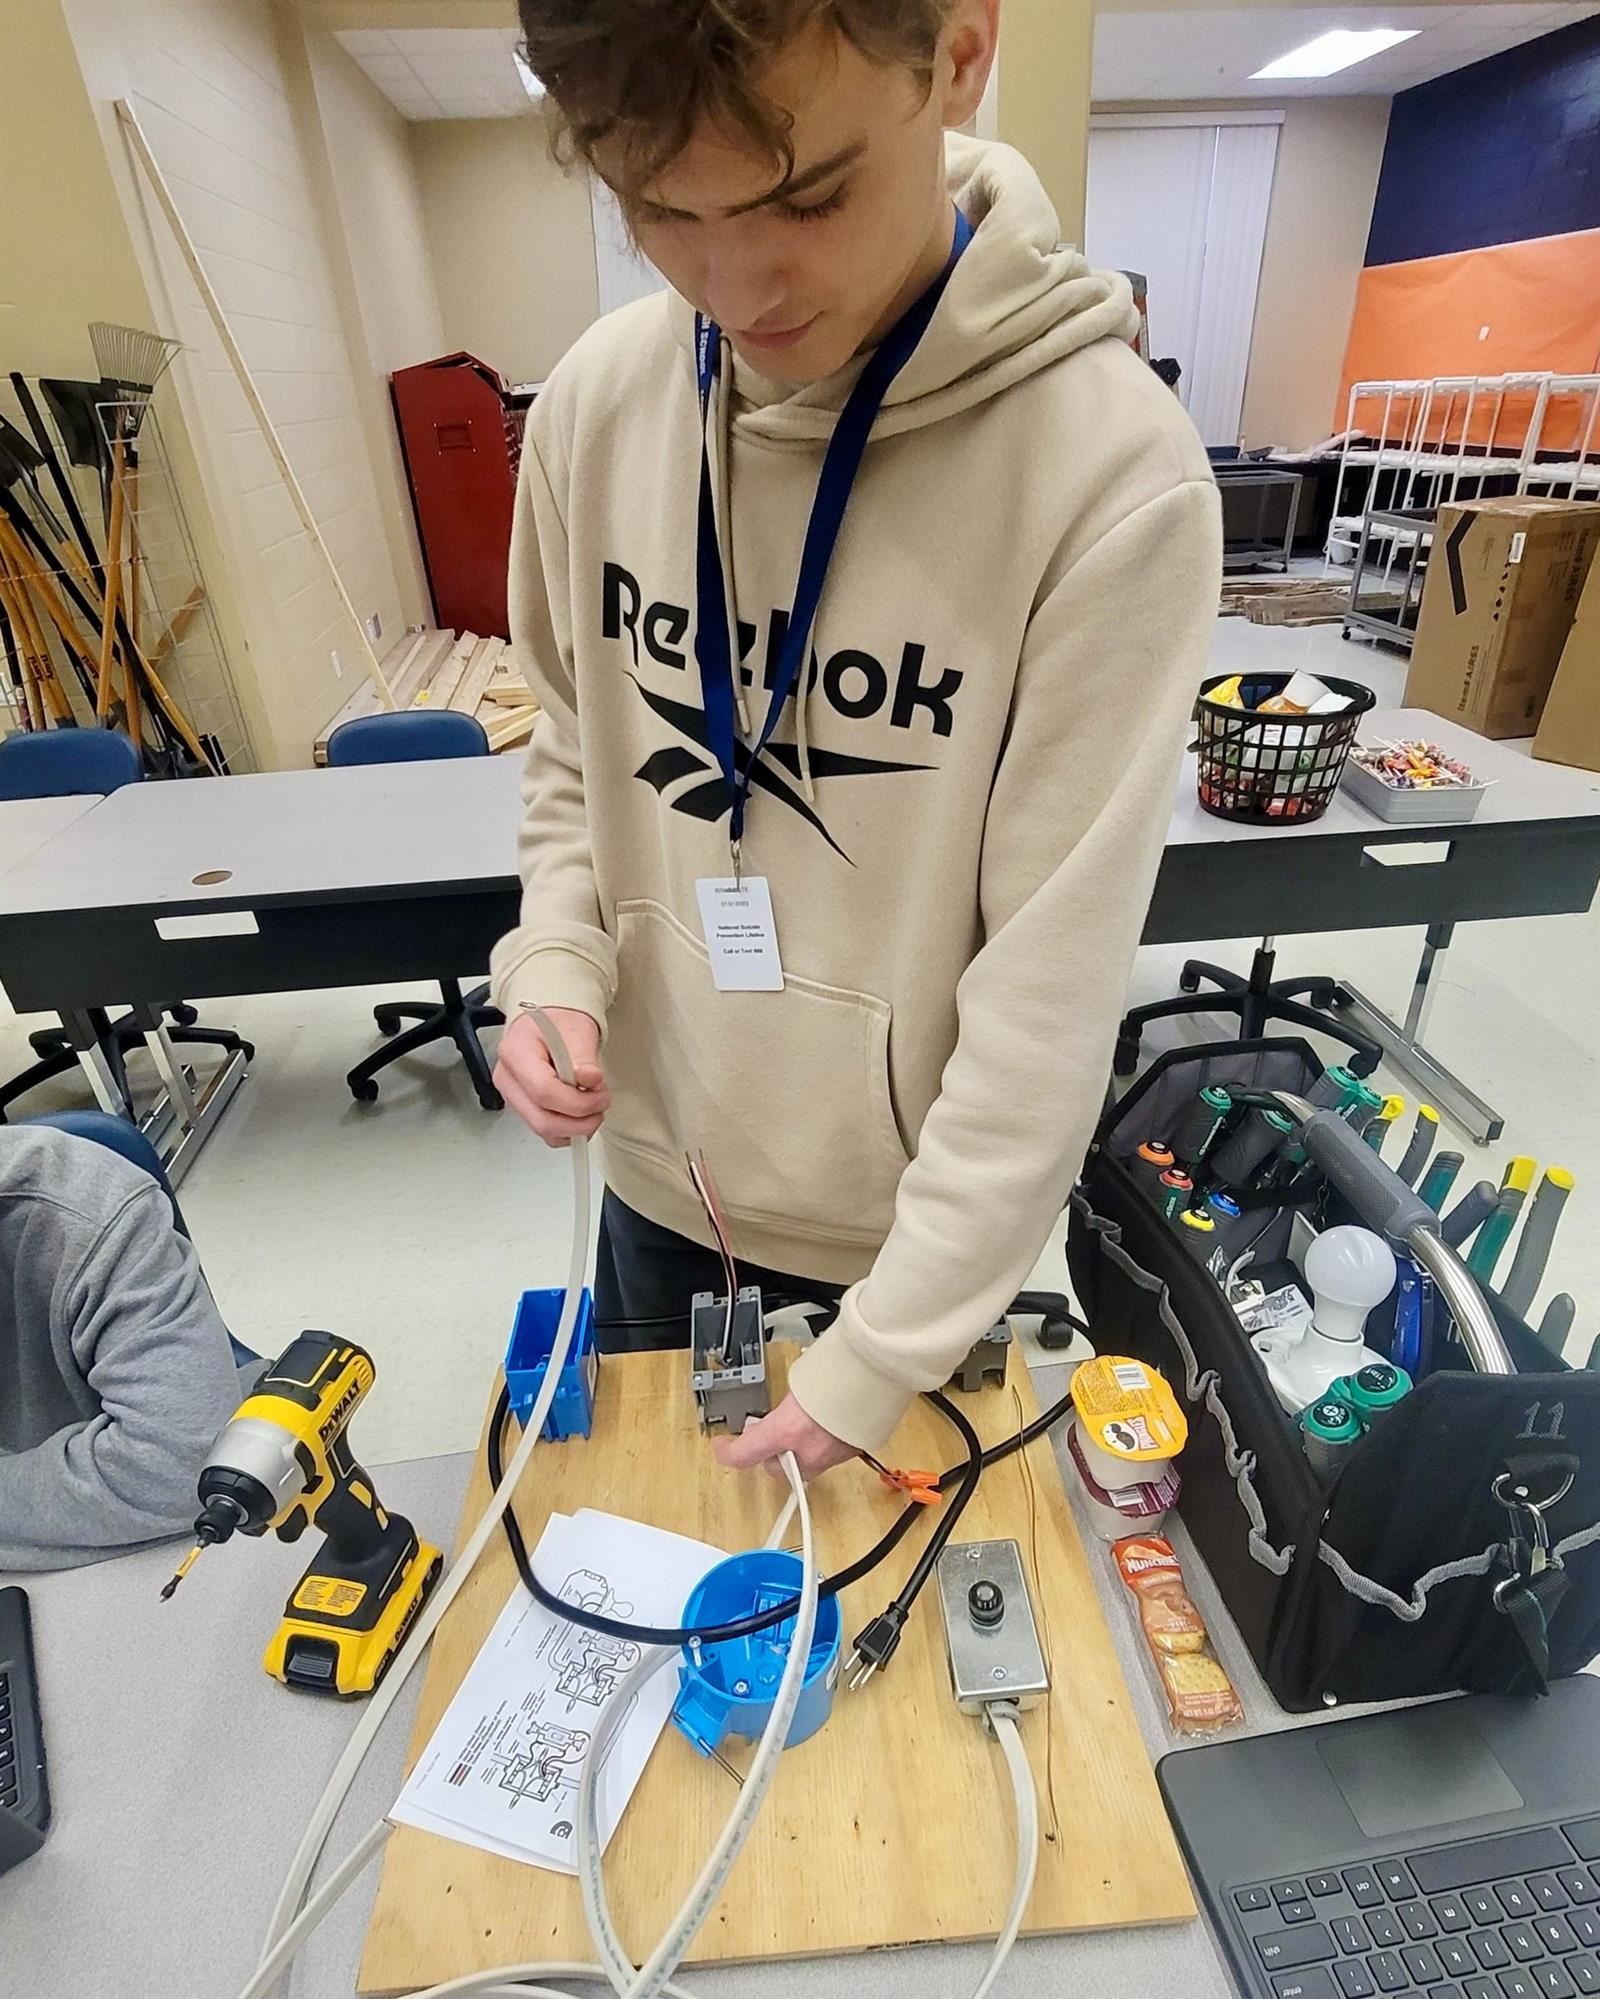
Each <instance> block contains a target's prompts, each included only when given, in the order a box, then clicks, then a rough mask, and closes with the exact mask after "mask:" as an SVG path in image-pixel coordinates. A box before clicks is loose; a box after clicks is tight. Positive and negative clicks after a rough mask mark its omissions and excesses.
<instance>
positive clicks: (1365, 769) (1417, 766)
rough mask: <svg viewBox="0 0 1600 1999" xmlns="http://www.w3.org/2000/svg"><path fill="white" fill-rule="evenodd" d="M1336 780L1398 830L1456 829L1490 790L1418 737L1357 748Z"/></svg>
mask: <svg viewBox="0 0 1600 1999" xmlns="http://www.w3.org/2000/svg"><path fill="white" fill-rule="evenodd" d="M1340 782H1341V783H1342V784H1343V786H1344V788H1345V790H1346V791H1348V792H1349V794H1350V796H1351V797H1352V798H1354V799H1355V800H1356V802H1357V803H1358V804H1360V805H1364V806H1365V807H1366V808H1367V810H1368V811H1369V812H1371V813H1374V814H1375V815H1376V816H1377V817H1378V818H1379V819H1387V820H1388V821H1390V823H1391V824H1393V825H1401V826H1424V825H1440V824H1455V825H1459V824H1461V822H1462V821H1463V820H1467V819H1471V818H1472V817H1473V816H1474V814H1475V813H1476V812H1477V810H1478V807H1479V806H1480V805H1481V804H1482V803H1483V794H1484V793H1485V792H1486V791H1487V790H1488V789H1489V787H1488V785H1487V784H1486V783H1485V782H1483V781H1482V780H1481V779H1479V778H1476V777H1474V775H1473V774H1472V772H1471V771H1470V770H1469V769H1468V768H1467V766H1466V765H1465V764H1464V763H1462V762H1461V761H1460V759H1459V758H1457V757H1452V756H1450V755H1449V754H1448V753H1447V752H1446V751H1444V750H1442V749H1441V748H1440V747H1439V745H1438V744H1437V743H1429V742H1425V741H1423V740H1421V739H1420V738H1417V737H1407V738H1405V739H1404V740H1403V741H1401V742H1375V743H1357V744H1355V745H1354V746H1353V747H1352V748H1351V751H1350V755H1349V757H1348V758H1347V759H1346V762H1345V767H1344V771H1343V773H1342V775H1341V778H1340Z"/></svg>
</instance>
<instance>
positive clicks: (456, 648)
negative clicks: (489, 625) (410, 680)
mask: <svg viewBox="0 0 1600 1999" xmlns="http://www.w3.org/2000/svg"><path fill="white" fill-rule="evenodd" d="M482 643H483V641H482V639H480V638H479V637H478V634H477V633H476V632H463V633H462V634H461V636H460V638H458V639H457V640H456V642H455V644H454V645H453V646H452V647H451V648H450V650H449V652H447V653H446V654H445V657H444V659H443V661H442V663H441V664H440V665H439V667H438V668H437V670H436V671H435V673H434V675H433V678H432V680H431V681H428V682H425V683H424V685H423V686H421V687H419V688H418V689H417V694H416V699H415V700H414V701H413V702H412V704H411V705H412V706H413V707H414V708H448V707H449V705H450V697H451V695H452V694H454V693H455V691H456V688H457V687H458V686H459V685H460V683H461V676H462V675H463V674H464V673H465V672H466V670H467V664H468V662H469V661H470V660H471V658H472V655H473V654H474V653H475V652H476V651H477V649H478V647H479V646H480V645H482Z"/></svg>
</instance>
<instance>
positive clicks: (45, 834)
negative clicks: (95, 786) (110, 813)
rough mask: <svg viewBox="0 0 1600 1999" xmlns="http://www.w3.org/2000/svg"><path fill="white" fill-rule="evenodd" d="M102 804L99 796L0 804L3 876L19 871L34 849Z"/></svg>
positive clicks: (27, 799)
mask: <svg viewBox="0 0 1600 1999" xmlns="http://www.w3.org/2000/svg"><path fill="white" fill-rule="evenodd" d="M101 803H103V801H102V800H101V799H100V798H99V797H98V796H91V797H87V798H83V797H77V798H7V799H4V800H0V874H10V873H12V872H13V871H14V870H15V869H17V868H20V867H21V865H22V863H23V862H24V861H25V860H26V859H27V858H28V856H29V855H30V854H32V853H33V852H34V851H35V849H37V848H39V847H42V846H44V845H45V843H46V842H47V841H50V840H53V839H54V838H55V837H56V835H57V834H58V833H64V832H65V831H66V830H67V828H68V827H69V826H70V825H72V823H73V821H74V820H77V819H81V818H82V817H83V816H84V814H85V813H86V812H92V811H93V810H94V808H95V807H96V806H97V805H99V804H101Z"/></svg>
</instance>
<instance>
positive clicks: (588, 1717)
mask: <svg viewBox="0 0 1600 1999" xmlns="http://www.w3.org/2000/svg"><path fill="white" fill-rule="evenodd" d="M723 1559H724V1556H723V1553H722V1551H721V1550H720V1549H717V1548H712V1547H708V1546H707V1545H706V1544H705V1543H704V1542H703V1541H691V1540H688V1539H686V1538H685V1537H684V1536H683V1535H681V1534H670V1533H667V1532H666V1531H664V1530H663V1529H661V1528H659V1527H646V1526H644V1525H642V1524H641V1523H640V1522H639V1521H636V1520H624V1519H621V1518H619V1517H618V1516H617V1515H615V1514H611V1513H599V1512H596V1511H594V1510H593V1509H592V1508H587V1507H586V1508H584V1509H583V1510H582V1511H581V1512H579V1513H576V1514H572V1515H567V1514H562V1513H557V1514H553V1515H552V1516H551V1518H550V1520H549V1522H548V1524H547V1525H546V1527H545V1530H544V1533H543V1534H542V1535H541V1536H540V1537H539V1545H538V1546H537V1547H536V1548H535V1549H534V1551H533V1567H534V1572H535V1574H536V1575H537V1576H538V1577H539V1579H540V1581H541V1582H543V1583H545V1584H546V1585H547V1586H548V1587H549V1588H551V1589H553V1590H554V1591H555V1593H556V1594H557V1595H558V1596H560V1597H562V1598H564V1599H565V1600H566V1601H567V1602H568V1603H573V1604H577V1605H579V1606H580V1607H581V1608H583V1609H585V1610H593V1611H599V1612H601V1613H602V1614H604V1615H605V1616H607V1617H615V1618H618V1619H622V1620H624V1621H631V1622H635V1623H642V1624H665V1625H675V1624H677V1623H679V1621H680V1620H681V1617H682V1613H683V1606H684V1604H685V1603H686V1602H687V1600H688V1597H689V1593H690V1591H691V1590H692V1589H693V1588H694V1586H695V1584H696V1583H697V1582H698V1581H699V1580H700V1578H701V1577H702V1576H703V1575H704V1574H705V1573H706V1571H707V1570H708V1569H710V1568H712V1567H714V1566H715V1564H716V1563H718V1562H720V1561H722V1560H723ZM641 1654H642V1648H641V1647H640V1646H638V1645H637V1644H634V1643H633V1642H632V1641H631V1640H628V1639H620V1638H607V1637H603V1636H601V1635H600V1634H599V1633H596V1632H592V1631H585V1630H584V1629H583V1628H582V1626H580V1625H576V1624H569V1623H567V1622H566V1621H565V1620H564V1619H563V1618H560V1617H557V1616H556V1615H555V1614H554V1613H553V1612H551V1611H547V1610H545V1609H544V1608H543V1606H542V1605H540V1604H537V1603H535V1602H534V1601H533V1599H532V1598H531V1597H530V1596H529V1595H528V1593H527V1591H526V1590H525V1589H524V1588H523V1587H522V1585H521V1583H520V1582H519V1583H518V1584H517V1586H516V1588H515V1589H514V1590H513V1591H512V1594H511V1599H510V1601H509V1602H508V1603H507V1605H506V1607H505V1609H504V1610H503V1611H501V1613H500V1616H499V1618H498V1619H497V1620H496V1623H495V1627H494V1629H493V1630H492V1631H491V1632H490V1634H489V1636H488V1638H487V1639H486V1640H485V1641H484V1644H483V1647H482V1649H481V1650H480V1652H479V1653H478V1656H477V1658H476V1659H475V1660H474V1661H473V1663H472V1665H471V1667H470V1668H469V1669H468V1672H467V1676H466V1678H465V1679H464V1680H463V1681H462V1683H461V1685H460V1687H459V1688H458V1689H457V1691H456V1695H455V1698H454V1699H453V1700H452V1701H451V1703H450V1705H449V1707H448V1708H446V1710H445V1712H444V1715H443V1718H442V1719H441V1720H440V1723H439V1725H438V1727H437V1728H436V1729H435V1730H434V1732H433V1737H432V1739H431V1741H430V1742H429V1743H428V1746H427V1748H426V1749H424V1751H423V1752H422V1755H421V1756H420V1757H419V1758H418V1760H417V1766H416V1768H415V1769H414V1770H413V1771H412V1773H411V1775H410V1777H409V1778H408V1779H407V1781H406V1785H405V1788H404V1790H402V1792H401V1793H400V1796H399V1798H398V1800H397V1801H396V1803H395V1806H394V1809H393V1810H392V1811H391V1812H390V1814H389V1816H390V1818H391V1819H392V1820H394V1821H395V1822H396V1823H397V1824H400V1825H413V1826H418V1827H420V1828H421V1829H422V1830H423V1831H425V1832H434V1833H439V1834H442V1835H443V1836H444V1837H445V1838H447V1839H458V1840H462V1841H464V1842H465V1843H466V1844H467V1845H469V1846H479V1847H483V1848H484V1849H486V1850H487V1851H488V1852H490V1853H498V1854H502V1855H504V1856H506V1857H507V1858H509V1859H512V1860H524V1861H529V1862H531V1863H532V1864H533V1865H534V1866H536V1867H548V1868H552V1869H554V1870H556V1871H557V1872H560V1873H564V1874H575V1873H576V1872H577V1845H576V1839H575V1835H574V1827H575V1823H576V1819H577V1808H578V1783H579V1779H580V1778H581V1776H582V1774H583V1765H584V1761H585V1759H586V1757H587V1756H588V1753H589V1742H590V1738H591V1736H592V1735H593V1733H594V1728H595V1724H596V1722H597V1721H598V1719H599V1716H600V1714H601V1713H602V1712H603V1711H604V1709H605V1707H606V1705H607V1703H608V1702H610V1701H611V1700H612V1699H613V1698H614V1696H615V1694H616V1690H617V1687H618V1685H619V1683H620V1682H621V1680H622V1679H623V1677H624V1675H625V1674H626V1673H627V1672H628V1670H629V1668H630V1667H632V1666H635V1665H637V1664H638V1662H639V1659H640V1657H641ZM677 1690H678V1675H677V1671H676V1669H675V1668H674V1667H672V1666H666V1667H663V1668H662V1670H661V1671H660V1672H659V1673H657V1674H656V1675H655V1676H654V1678H653V1679H651V1680H649V1681H648V1682H647V1683H646V1684H645V1685H644V1686H643V1687H642V1688H640V1689H639V1691H638V1692H637V1693H636V1694H633V1695H631V1696H630V1697H629V1698H630V1706H631V1712H630V1713H629V1714H628V1716H627V1718H626V1720H625V1721H624V1722H623V1723H622V1725H621V1727H620V1728H619V1729H618V1731H617V1733H616V1734H615V1735H614V1736H613V1737H612V1740H611V1746H610V1750H609V1752H608V1754H607V1757H606V1765H605V1768H604V1770H603V1771H602V1772H601V1773H600V1779H599V1794H598V1806H599V1819H600V1843H601V1850H602V1851H604V1849H605V1847H606V1845H607V1844H609V1842H610V1839H611V1835H612V1833H613V1832H614V1831H615V1830H616V1828H617V1824H618V1822H619V1820H620V1819H621V1817H622V1814H623V1811H624V1810H625V1809H626V1807H627V1803H628V1800H629V1798H630V1797H631V1796H632V1795H633V1789H634V1786H635V1785H636V1784H637V1783H638V1781H639V1778H640V1776H641V1775H642V1774H643V1771H644V1766H645V1764H646V1763H647V1762H648V1761H649V1760H650V1752H651V1751H652V1750H653V1749H654V1747H655V1745H656V1740H657V1738H658V1737H659V1736H660V1734H661V1731H662V1729H663V1727H664V1726H665V1725H666V1722H667V1718H668V1716H669V1715H670V1713H671V1711H672V1703H673V1700H674V1698H675V1697H676V1695H677Z"/></svg>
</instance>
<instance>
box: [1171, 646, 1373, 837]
mask: <svg viewBox="0 0 1600 1999" xmlns="http://www.w3.org/2000/svg"><path fill="white" fill-rule="evenodd" d="M1317 677H1318V679H1319V680H1320V681H1321V682H1322V684H1323V686H1324V687H1326V688H1327V689H1328V690H1329V691H1330V692H1331V693H1334V694H1343V695H1344V696H1345V697H1346V698H1347V700H1348V702H1349V706H1348V707H1346V708H1341V709H1340V710H1339V712H1338V714H1336V715H1258V714H1255V713H1252V712H1251V711H1252V710H1253V709H1254V708H1255V707H1256V706H1257V705H1258V704H1259V703H1260V702H1262V701H1267V700H1270V699H1271V697H1272V696H1273V695H1274V694H1275V693H1277V692H1278V691H1279V690H1280V689H1282V688H1284V687H1287V686H1288V684H1289V681H1290V679H1291V678H1292V676H1291V675H1289V674H1287V673H1247V674H1243V675H1241V676H1240V687H1239V692H1240V695H1241V697H1242V698H1243V700H1244V701H1245V703H1246V706H1245V707H1243V708H1233V707H1229V706H1227V705H1225V704H1224V703H1223V702H1221V701H1210V700H1208V699H1207V698H1206V697H1207V695H1208V693H1209V692H1210V690H1211V689H1212V688H1213V687H1219V686H1220V685H1221V684H1222V682H1223V681H1225V680H1231V679H1232V678H1233V675H1232V674H1227V673H1214V674H1212V675H1211V677H1210V678H1209V679H1207V680H1205V681H1203V682H1202V683H1201V686H1200V695H1199V699H1198V700H1197V701H1196V702H1195V704H1194V714H1195V720H1196V722H1197V723H1198V724H1199V737H1198V740H1197V742H1196V744H1195V748H1196V750H1197V752H1198V753H1199V765H1198V768H1197V770H1196V773H1195V775H1196V782H1197V784H1198V785H1199V790H1200V803H1201V805H1202V806H1203V807H1204V808H1205V810H1206V811H1207V812H1212V813H1215V814H1216V816H1217V817H1218V818H1219V819H1248V820H1249V821H1250V822H1251V823H1252V824H1253V825H1257V826H1265V825H1277V824H1280V823H1288V824H1291V825H1296V826H1300V825H1304V824H1305V822H1306V821H1307V820H1308V819H1320V818H1321V817H1322V815H1323V813H1324V812H1326V811H1327V809H1328V801H1329V800H1330V799H1331V798H1332V797H1333V794H1334V792H1335V791H1336V790H1337V788H1338V784H1339V773H1340V772H1341V771H1342V770H1343V769H1344V760H1345V758H1346V757H1347V756H1348V755H1349V754H1350V745H1351V744H1352V743H1353V742H1354V741H1355V736H1356V724H1357V722H1359V721H1360V719H1361V717H1362V716H1363V715H1364V714H1366V712H1367V710H1368V709H1369V708H1371V707H1372V706H1373V705H1374V704H1375V702H1376V700H1377V696H1376V695H1375V694H1374V693H1373V691H1372V689H1371V688H1370V687H1363V686H1362V685H1361V683H1360V682H1359V681H1357V680H1334V679H1331V678H1330V677H1329V676H1328V675H1327V674H1319V675H1318V676H1317Z"/></svg>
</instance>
